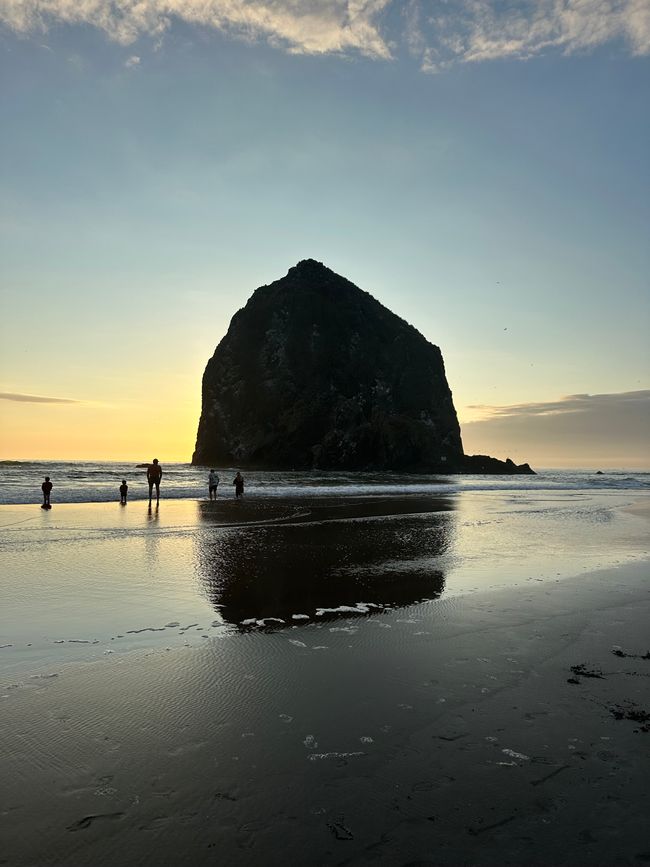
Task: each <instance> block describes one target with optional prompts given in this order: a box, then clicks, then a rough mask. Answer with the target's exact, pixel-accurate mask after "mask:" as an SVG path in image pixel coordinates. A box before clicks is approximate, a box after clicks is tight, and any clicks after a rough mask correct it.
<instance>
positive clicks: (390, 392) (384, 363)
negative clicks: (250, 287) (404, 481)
mask: <svg viewBox="0 0 650 867" xmlns="http://www.w3.org/2000/svg"><path fill="white" fill-rule="evenodd" d="M192 463H193V464H199V465H208V464H217V465H221V466H223V465H229V466H232V465H237V466H240V467H257V468H259V469H296V470H305V469H312V468H313V469H323V470H395V471H402V472H412V473H441V472H443V473H501V474H512V473H529V474H534V471H533V470H532V469H531V468H530V467H529V465H528V464H519V465H517V464H515V463H513V461H511V460H510V459H508V460H506V461H501V460H497V459H496V458H492V457H488V456H487V455H466V454H465V453H464V451H463V443H462V440H461V433H460V425H459V423H458V417H457V415H456V410H455V408H454V403H453V400H452V395H451V390H450V388H449V385H448V383H447V377H446V375H445V365H444V361H443V359H442V354H441V352H440V349H439V348H438V347H437V346H434V345H433V344H431V343H429V341H428V340H426V339H425V338H424V337H423V336H422V334H420V332H419V331H417V330H416V329H415V328H414V327H413V326H412V325H409V324H408V322H405V321H404V320H403V319H400V318H399V316H396V315H395V314H394V313H392V312H391V311H390V310H388V309H387V308H386V307H384V306H383V305H382V304H380V303H379V301H377V300H376V299H375V298H373V297H372V295H370V294H369V293H368V292H364V291H363V290H362V289H359V288H358V287H357V286H355V285H354V284H353V283H351V282H350V281H349V280H346V279H345V278H344V277H341V276H339V275H338V274H335V273H334V272H333V271H331V270H330V269H329V268H327V267H325V265H323V264H322V263H320V262H316V261H315V260H313V259H305V260H303V261H301V262H298V264H297V265H296V266H295V267H293V268H291V269H290V270H289V272H288V274H287V275H286V277H283V278H282V279H280V280H276V281H275V282H273V283H271V284H270V285H268V286H261V287H260V288H259V289H257V290H256V291H255V292H254V293H253V295H252V296H251V297H250V298H249V300H248V302H247V304H246V306H245V307H244V308H243V309H242V310H239V311H238V312H237V313H236V314H235V315H234V316H233V318H232V320H231V322H230V327H229V328H228V333H227V334H226V336H225V337H224V338H223V340H222V341H221V342H220V343H219V345H218V346H217V348H216V350H215V352H214V355H213V356H212V358H211V359H210V360H209V361H208V364H207V366H206V369H205V373H204V375H203V392H202V409H201V418H200V421H199V427H198V433H197V438H196V449H195V451H194V454H193V456H192Z"/></svg>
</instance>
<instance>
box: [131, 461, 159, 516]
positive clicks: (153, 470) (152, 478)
mask: <svg viewBox="0 0 650 867" xmlns="http://www.w3.org/2000/svg"><path fill="white" fill-rule="evenodd" d="M136 466H137V468H138V469H145V468H146V470H147V482H148V483H149V505H151V497H152V495H153V486H154V485H155V486H156V505H157V504H158V502H159V501H160V480H161V479H162V467H161V466H160V464H159V463H158V458H154V459H153V463H151V464H137V465H136Z"/></svg>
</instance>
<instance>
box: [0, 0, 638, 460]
mask: <svg viewBox="0 0 650 867" xmlns="http://www.w3.org/2000/svg"><path fill="white" fill-rule="evenodd" d="M649 97H650V5H649V4H648V3H647V0H535V2H533V0H520V2H516V0H513V2H507V3H506V2H503V0H311V2H310V0H301V2H298V0H266V2H262V0H241V2H237V0H138V2H135V0H122V2H119V3H118V2H113V0H83V2H82V0H20V2H16V0H0V112H1V114H0V117H1V119H2V128H3V133H2V136H1V137H0V165H1V167H2V169H1V172H0V227H1V231H0V278H1V285H2V300H1V310H0V313H1V316H0V459H4V460H9V459H48V458H52V459H55V458H58V459H89V460H95V459H97V460H102V459H103V460H123V459H124V460H130V459H135V460H149V459H150V458H151V457H152V456H153V455H154V454H155V455H157V456H158V457H159V458H160V459H161V460H162V461H174V460H181V461H182V460H189V459H190V457H191V453H192V450H193V447H194V441H195V436H196V428H197V424H198V418H199V413H200V400H201V376H202V373H203V369H204V367H205V364H206V362H207V360H208V359H209V358H210V356H211V355H212V354H213V352H214V349H215V346H216V345H217V343H218V342H219V340H220V339H221V338H222V337H223V335H224V334H225V332H226V330H227V328H228V323H229V321H230V319H231V317H232V316H233V314H234V313H235V312H236V311H237V310H238V309H239V308H241V307H242V306H243V305H244V304H245V303H246V300H247V299H248V297H249V296H250V295H251V294H252V292H253V291H254V290H255V288H257V287H258V286H260V285H264V284H267V283H270V282H272V281H273V280H275V279H278V278H280V277H282V276H284V274H286V272H287V271H288V269H289V268H290V267H291V266H293V265H295V264H296V262H298V261H299V260H301V259H305V258H314V259H317V260H319V261H322V262H324V263H325V264H326V265H327V266H328V267H330V268H332V269H333V270H335V271H336V272H338V273H339V274H342V275H343V276H345V277H347V278H348V279H350V280H352V282H353V283H356V284H357V285H358V286H360V287H361V288H363V289H365V290H367V291H369V292H371V294H373V295H374V296H375V297H376V298H377V299H378V300H379V301H381V302H382V303H383V304H385V305H386V306H387V307H388V308H390V309H391V310H393V312H395V313H396V314H398V315H399V316H401V317H402V318H404V319H406V320H408V321H409V322H411V323H412V324H413V325H414V326H415V327H416V328H418V330H419V331H421V332H422V334H424V336H425V337H426V338H427V339H428V340H430V341H431V342H432V343H435V344H436V345H438V346H440V348H441V350H442V353H443V357H444V359H445V365H446V370H447V377H448V380H449V383H450V386H451V388H452V392H453V395H454V403H455V406H456V409H457V411H458V416H459V420H460V422H461V428H462V434H463V442H464V445H465V451H466V452H467V453H487V454H492V455H494V456H496V457H500V458H506V457H511V458H512V459H513V460H515V461H517V462H520V461H528V462H529V463H531V465H533V466H538V467H543V466H555V467H561V466H567V467H568V466H594V467H599V468H603V469H604V468H610V467H639V468H641V467H650V446H649V443H650V349H649V345H650V342H649V341H648V339H647V335H648V333H650V291H649V290H650V286H649V282H650V281H649V277H648V275H649V274H650V252H649V251H650V244H649V243H648V240H649V237H650V231H649V230H650V195H649V191H650V160H649V158H648V154H649V153H650V109H649V106H650V98H649Z"/></svg>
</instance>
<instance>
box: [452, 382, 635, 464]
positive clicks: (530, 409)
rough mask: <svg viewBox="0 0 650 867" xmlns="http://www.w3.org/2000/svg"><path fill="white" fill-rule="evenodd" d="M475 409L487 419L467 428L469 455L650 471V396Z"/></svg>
mask: <svg viewBox="0 0 650 867" xmlns="http://www.w3.org/2000/svg"><path fill="white" fill-rule="evenodd" d="M472 409H473V410H475V411H476V410H480V411H481V412H482V413H484V418H482V419H480V420H478V421H471V422H465V423H464V424H463V425H462V433H463V443H464V446H465V449H466V451H467V452H468V453H472V452H481V453H488V454H495V455H502V456H504V457H505V456H510V457H512V458H513V459H514V460H515V461H517V462H518V463H519V462H521V461H528V462H529V463H531V465H534V464H538V465H541V466H567V465H573V466H589V465H591V466H595V465H603V466H627V467H634V466H639V467H640V466H648V465H650V390H643V391H626V392H620V393H617V394H572V395H569V396H567V397H563V398H560V399H559V400H551V401H546V402H540V403H522V404H515V405H513V406H479V407H472Z"/></svg>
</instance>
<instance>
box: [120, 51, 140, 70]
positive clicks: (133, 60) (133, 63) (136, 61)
mask: <svg viewBox="0 0 650 867" xmlns="http://www.w3.org/2000/svg"><path fill="white" fill-rule="evenodd" d="M124 65H125V66H126V68H127V69H133V68H135V67H137V66H139V65H140V58H139V57H138V55H137V54H132V55H131V56H130V57H127V59H126V60H125V61H124Z"/></svg>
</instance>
